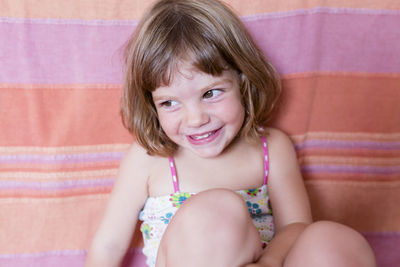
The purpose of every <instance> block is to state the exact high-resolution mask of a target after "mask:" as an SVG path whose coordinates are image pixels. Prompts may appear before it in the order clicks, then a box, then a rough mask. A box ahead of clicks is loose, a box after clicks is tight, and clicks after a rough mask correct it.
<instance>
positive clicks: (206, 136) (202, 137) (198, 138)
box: [188, 128, 221, 143]
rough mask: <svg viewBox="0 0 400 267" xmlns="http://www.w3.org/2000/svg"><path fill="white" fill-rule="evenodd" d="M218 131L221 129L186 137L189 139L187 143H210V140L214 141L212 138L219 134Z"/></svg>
mask: <svg viewBox="0 0 400 267" xmlns="http://www.w3.org/2000/svg"><path fill="white" fill-rule="evenodd" d="M220 129H221V128H219V129H217V130H214V131H210V132H206V133H202V134H193V135H188V139H189V141H191V142H194V143H198V142H204V141H205V142H207V141H211V140H212V139H214V137H216V135H217V133H219V131H220Z"/></svg>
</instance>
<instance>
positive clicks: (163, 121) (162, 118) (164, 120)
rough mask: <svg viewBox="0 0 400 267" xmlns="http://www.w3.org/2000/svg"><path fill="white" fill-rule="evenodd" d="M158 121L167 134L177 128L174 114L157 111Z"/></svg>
mask: <svg viewBox="0 0 400 267" xmlns="http://www.w3.org/2000/svg"><path fill="white" fill-rule="evenodd" d="M158 121H159V122H160V125H161V128H162V129H163V130H164V132H165V133H166V134H167V135H169V134H171V133H172V132H174V131H175V130H176V128H177V122H176V116H172V115H171V114H164V113H159V115H158Z"/></svg>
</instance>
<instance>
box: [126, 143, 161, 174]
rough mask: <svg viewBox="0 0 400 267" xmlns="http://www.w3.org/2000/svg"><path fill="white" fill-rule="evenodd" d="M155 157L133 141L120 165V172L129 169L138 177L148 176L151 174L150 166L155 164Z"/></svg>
mask: <svg viewBox="0 0 400 267" xmlns="http://www.w3.org/2000/svg"><path fill="white" fill-rule="evenodd" d="M154 161H155V157H153V156H150V155H148V154H147V151H146V150H145V149H144V148H143V147H141V146H140V145H138V144H137V143H136V142H135V143H133V144H132V145H131V146H130V147H129V149H128V151H127V152H126V154H125V156H124V158H123V160H122V162H121V166H120V172H125V171H128V172H130V173H132V174H134V175H135V176H136V177H138V178H139V177H141V178H146V177H148V176H149V170H150V169H151V168H150V166H152V165H153V163H154Z"/></svg>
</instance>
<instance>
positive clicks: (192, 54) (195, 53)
mask: <svg viewBox="0 0 400 267" xmlns="http://www.w3.org/2000/svg"><path fill="white" fill-rule="evenodd" d="M170 19H171V18H170ZM206 26H207V25H204V24H202V23H201V22H199V21H196V20H195V19H194V18H193V17H190V16H185V15H184V14H183V15H182V14H180V15H179V16H178V17H177V18H174V20H171V21H170V23H168V20H167V21H166V22H165V23H164V24H163V26H162V27H159V28H158V29H157V30H156V32H155V34H154V36H153V38H152V39H153V40H152V42H150V47H148V49H147V50H148V51H152V55H151V56H150V55H149V57H147V58H148V59H149V60H148V62H143V63H144V64H143V65H144V66H147V68H146V67H145V68H143V73H142V74H143V76H142V81H143V85H144V86H143V88H144V89H145V90H146V91H149V92H152V91H154V90H155V89H156V88H158V87H160V86H168V85H169V84H170V82H171V80H172V78H173V74H174V73H175V72H176V71H178V68H179V65H180V63H181V62H189V63H190V64H191V65H192V66H193V67H195V68H196V69H198V70H199V71H201V72H204V73H207V74H210V75H213V76H219V75H221V74H222V72H223V71H224V70H227V69H235V70H237V67H236V65H235V64H233V62H232V60H230V59H229V56H228V54H227V53H226V52H225V51H224V50H223V49H222V47H224V46H223V45H222V44H219V43H218V40H219V38H217V36H216V34H215V33H213V32H212V31H209V29H208V28H207V27H206ZM214 35H215V36H214ZM151 44H152V45H153V47H151Z"/></svg>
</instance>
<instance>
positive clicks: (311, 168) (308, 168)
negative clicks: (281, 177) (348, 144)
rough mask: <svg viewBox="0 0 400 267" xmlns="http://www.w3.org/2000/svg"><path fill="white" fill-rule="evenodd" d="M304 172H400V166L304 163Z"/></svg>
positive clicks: (383, 173)
mask: <svg viewBox="0 0 400 267" xmlns="http://www.w3.org/2000/svg"><path fill="white" fill-rule="evenodd" d="M301 171H302V172H303V173H352V174H375V175H376V174H380V175H396V174H400V166H351V165H304V166H302V167H301Z"/></svg>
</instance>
